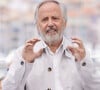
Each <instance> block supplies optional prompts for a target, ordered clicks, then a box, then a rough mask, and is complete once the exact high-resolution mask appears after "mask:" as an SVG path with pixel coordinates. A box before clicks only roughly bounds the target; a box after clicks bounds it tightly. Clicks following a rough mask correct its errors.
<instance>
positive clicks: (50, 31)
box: [46, 29, 57, 34]
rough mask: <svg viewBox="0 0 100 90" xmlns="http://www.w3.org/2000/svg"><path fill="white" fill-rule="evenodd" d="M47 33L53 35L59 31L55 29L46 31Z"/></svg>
mask: <svg viewBox="0 0 100 90" xmlns="http://www.w3.org/2000/svg"><path fill="white" fill-rule="evenodd" d="M46 33H51V34H53V33H57V30H55V29H48V30H47V31H46Z"/></svg>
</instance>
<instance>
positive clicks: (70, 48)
mask: <svg viewBox="0 0 100 90" xmlns="http://www.w3.org/2000/svg"><path fill="white" fill-rule="evenodd" d="M67 49H68V50H69V51H71V53H72V54H74V53H75V50H76V49H75V48H74V47H72V46H68V47H67Z"/></svg>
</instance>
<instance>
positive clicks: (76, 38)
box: [71, 37, 81, 41]
mask: <svg viewBox="0 0 100 90" xmlns="http://www.w3.org/2000/svg"><path fill="white" fill-rule="evenodd" d="M71 39H72V40H78V41H81V39H79V38H78V37H71Z"/></svg>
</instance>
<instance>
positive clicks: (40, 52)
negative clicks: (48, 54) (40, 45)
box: [35, 49, 43, 58]
mask: <svg viewBox="0 0 100 90" xmlns="http://www.w3.org/2000/svg"><path fill="white" fill-rule="evenodd" d="M42 53H43V49H40V50H39V51H38V52H37V53H35V56H36V58H37V57H40V56H41V55H42Z"/></svg>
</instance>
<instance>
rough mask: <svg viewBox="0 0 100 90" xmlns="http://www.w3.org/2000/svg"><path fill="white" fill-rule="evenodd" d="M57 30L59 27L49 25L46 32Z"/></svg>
mask: <svg viewBox="0 0 100 90" xmlns="http://www.w3.org/2000/svg"><path fill="white" fill-rule="evenodd" d="M52 30H53V31H56V32H57V29H56V28H54V27H49V28H48V29H47V30H46V33H48V32H49V31H52Z"/></svg>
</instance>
